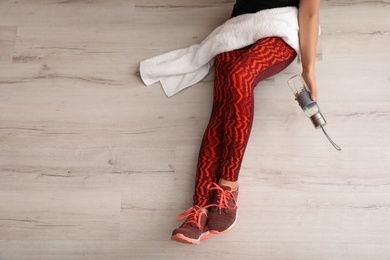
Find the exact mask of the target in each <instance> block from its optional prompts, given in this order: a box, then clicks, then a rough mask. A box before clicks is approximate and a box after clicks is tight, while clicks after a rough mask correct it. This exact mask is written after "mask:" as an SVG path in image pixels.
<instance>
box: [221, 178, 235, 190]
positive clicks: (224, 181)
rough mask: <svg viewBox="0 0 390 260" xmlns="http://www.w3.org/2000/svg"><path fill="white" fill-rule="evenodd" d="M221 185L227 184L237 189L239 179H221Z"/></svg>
mask: <svg viewBox="0 0 390 260" xmlns="http://www.w3.org/2000/svg"><path fill="white" fill-rule="evenodd" d="M219 185H225V186H229V187H230V188H232V190H236V189H237V188H238V181H227V180H224V179H220V180H219Z"/></svg>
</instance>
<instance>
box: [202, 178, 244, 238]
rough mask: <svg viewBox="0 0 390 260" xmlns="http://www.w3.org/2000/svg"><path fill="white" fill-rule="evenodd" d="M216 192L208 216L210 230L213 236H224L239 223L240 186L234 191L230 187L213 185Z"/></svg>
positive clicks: (211, 187)
mask: <svg viewBox="0 0 390 260" xmlns="http://www.w3.org/2000/svg"><path fill="white" fill-rule="evenodd" d="M209 189H210V190H215V193H214V200H213V204H212V205H213V206H212V207H211V208H210V210H209V214H208V228H209V231H210V232H211V233H213V234H223V233H226V232H228V231H229V230H231V229H232V228H233V226H234V225H235V224H236V221H237V202H238V186H237V188H236V189H232V188H231V187H230V186H228V185H223V184H221V185H218V184H216V183H213V184H212V185H211V186H210V187H209Z"/></svg>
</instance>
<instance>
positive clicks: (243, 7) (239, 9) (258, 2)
mask: <svg viewBox="0 0 390 260" xmlns="http://www.w3.org/2000/svg"><path fill="white" fill-rule="evenodd" d="M286 6H295V7H298V6H299V0H236V4H235V5H234V8H233V13H232V16H237V15H240V14H247V13H256V12H258V11H261V10H265V9H271V8H277V7H286Z"/></svg>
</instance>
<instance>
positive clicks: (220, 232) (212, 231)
mask: <svg viewBox="0 0 390 260" xmlns="http://www.w3.org/2000/svg"><path fill="white" fill-rule="evenodd" d="M237 218H238V211H237V213H236V219H235V220H234V222H233V224H231V225H230V227H228V228H227V229H225V230H224V231H218V230H211V229H210V230H209V231H210V233H212V234H214V235H222V234H225V233H227V232H229V231H230V230H231V229H232V228H233V227H234V225H235V224H236V223H237Z"/></svg>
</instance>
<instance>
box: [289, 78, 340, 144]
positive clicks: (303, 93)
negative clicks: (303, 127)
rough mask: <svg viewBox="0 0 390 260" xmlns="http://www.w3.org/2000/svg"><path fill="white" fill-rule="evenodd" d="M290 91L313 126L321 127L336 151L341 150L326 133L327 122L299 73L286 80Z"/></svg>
mask: <svg viewBox="0 0 390 260" xmlns="http://www.w3.org/2000/svg"><path fill="white" fill-rule="evenodd" d="M287 83H288V85H289V87H290V89H291V91H292V93H293V94H294V96H295V100H296V101H298V104H299V106H300V107H301V108H302V110H303V112H304V113H305V115H306V116H307V117H308V118H310V120H311V122H312V123H313V125H314V127H315V128H321V129H322V131H323V132H324V134H325V136H326V138H328V140H329V142H330V143H331V144H332V145H333V147H334V148H335V149H336V150H337V151H341V148H340V147H339V146H338V145H337V144H336V143H335V142H333V140H332V139H331V138H330V136H329V135H328V134H327V133H326V131H325V129H324V126H325V125H326V124H327V123H326V120H325V118H324V116H323V115H322V113H321V111H320V107H319V106H318V104H317V102H316V101H314V100H312V99H311V97H310V90H309V87H308V86H307V84H306V82H305V81H304V79H303V78H302V76H300V75H295V76H293V77H292V78H290V79H289V80H288V81H287Z"/></svg>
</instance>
